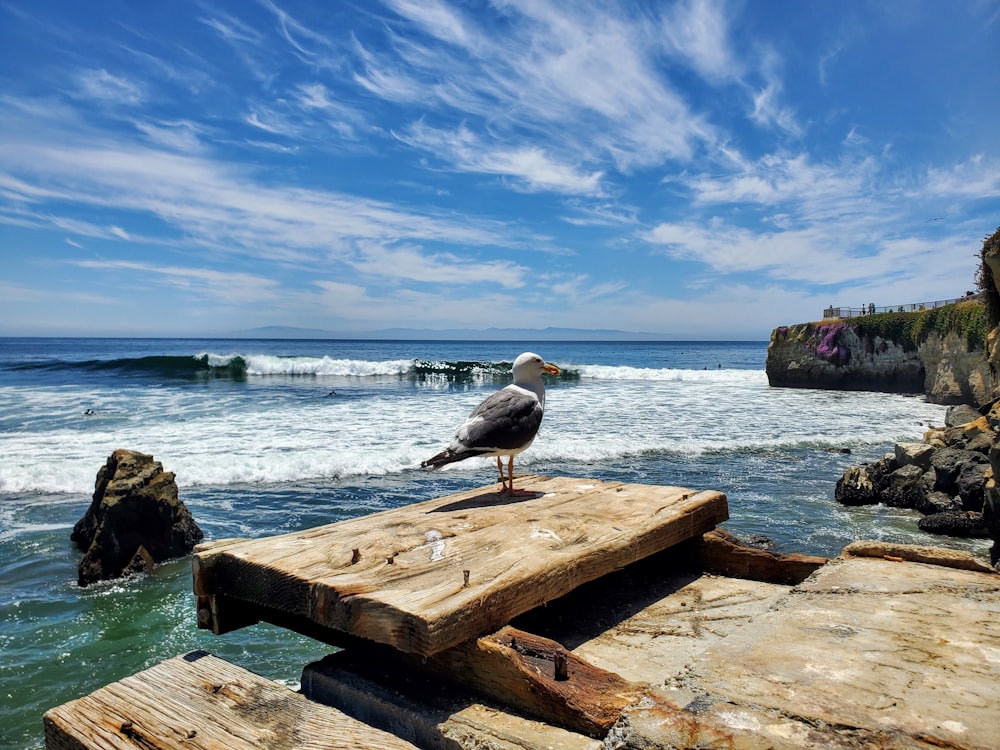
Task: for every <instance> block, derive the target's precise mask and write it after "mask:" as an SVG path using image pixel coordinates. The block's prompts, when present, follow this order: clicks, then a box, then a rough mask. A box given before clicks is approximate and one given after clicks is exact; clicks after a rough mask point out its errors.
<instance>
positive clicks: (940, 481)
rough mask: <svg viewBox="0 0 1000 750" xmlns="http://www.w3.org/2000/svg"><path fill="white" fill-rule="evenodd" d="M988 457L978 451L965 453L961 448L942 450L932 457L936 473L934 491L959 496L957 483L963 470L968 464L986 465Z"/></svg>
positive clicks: (932, 464)
mask: <svg viewBox="0 0 1000 750" xmlns="http://www.w3.org/2000/svg"><path fill="white" fill-rule="evenodd" d="M986 461H987V459H986V457H985V456H983V454H982V453H977V452H976V451H965V450H961V449H959V448H941V449H940V450H938V451H935V453H934V455H933V456H932V457H931V466H932V467H933V469H934V473H935V477H936V479H935V482H934V489H936V490H940V491H941V492H947V493H949V494H952V495H957V494H958V486H957V485H956V482H957V480H958V475H959V473H960V472H961V471H962V468H963V466H964V465H965V464H967V463H985V462H986Z"/></svg>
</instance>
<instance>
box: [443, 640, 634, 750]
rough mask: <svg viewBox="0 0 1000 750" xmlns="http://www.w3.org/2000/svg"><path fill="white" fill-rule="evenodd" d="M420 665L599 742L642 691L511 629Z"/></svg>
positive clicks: (559, 647) (557, 647)
mask: <svg viewBox="0 0 1000 750" xmlns="http://www.w3.org/2000/svg"><path fill="white" fill-rule="evenodd" d="M423 666H424V667H425V668H427V669H429V670H431V671H433V672H435V673H437V674H440V675H442V676H446V677H447V678H448V679H451V680H453V681H455V682H457V683H459V684H461V685H464V686H466V687H468V688H470V689H472V690H475V691H476V692H478V693H479V694H481V695H486V696H489V697H491V698H493V699H495V700H498V701H499V702H500V703H501V704H503V705H506V706H511V707H513V708H515V709H517V710H518V711H522V712H524V713H525V714H527V715H529V716H534V717H536V718H539V719H542V720H543V721H546V722H548V723H550V724H553V725H555V726H560V727H565V728H567V729H571V730H573V731H575V732H580V733H582V734H586V735H589V736H591V737H604V736H605V735H606V734H607V733H608V730H609V729H611V727H612V725H614V723H615V722H616V721H617V720H618V717H619V716H620V715H621V712H622V710H623V709H624V708H625V707H626V706H628V705H630V704H632V703H635V702H637V701H638V700H639V699H640V697H641V696H642V694H643V686H642V685H640V684H636V683H633V682H629V681H628V680H626V679H624V678H622V677H621V676H620V675H618V674H616V673H614V672H609V671H607V670H604V669H600V668H599V667H595V666H594V665H593V664H591V663H590V662H588V661H586V660H585V659H582V658H581V657H580V656H578V655H577V654H574V653H573V652H572V651H568V650H567V649H565V648H563V646H562V645H561V644H559V643H557V642H556V641H553V640H550V639H548V638H542V637H541V636H537V635H534V634H532V633H526V632H524V631H523V630H518V629H517V628H512V627H510V626H507V627H504V628H501V629H500V630H498V631H497V632H496V633H492V634H490V635H487V636H483V637H482V638H477V639H475V640H472V641H467V642H465V643H462V644H460V645H458V646H456V647H454V648H450V649H446V650H445V651H442V652H440V653H438V654H435V655H434V656H431V657H429V658H427V659H426V661H425V662H424V664H423Z"/></svg>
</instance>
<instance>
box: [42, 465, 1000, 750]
mask: <svg viewBox="0 0 1000 750" xmlns="http://www.w3.org/2000/svg"><path fill="white" fill-rule="evenodd" d="M524 485H525V486H527V487H528V488H530V489H533V490H535V491H536V495H535V496H533V497H529V498H527V499H522V498H517V499H514V500H510V499H508V498H506V497H505V496H503V495H498V494H497V493H495V492H494V491H493V488H481V489H477V490H472V491H469V492H465V493H459V494H456V495H452V496H449V497H445V498H440V499H437V500H432V501H428V502H425V503H419V504H415V505H412V506H407V507H404V508H398V509H394V510H390V511H385V512H383V513H378V514H374V515H370V516H365V517H363V518H357V519H353V520H350V521H345V522H340V523H336V524H331V525H329V526H324V527H320V528H317V529H312V530H308V531H304V532H299V533H294V534H286V535H282V536H277V537H270V538H267V539H256V540H224V541H220V542H216V543H214V544H211V545H206V546H205V547H203V548H201V549H200V550H199V551H198V552H197V553H196V555H195V558H194V565H193V568H194V585H195V591H196V602H197V619H198V623H199V625H200V626H201V627H204V628H209V629H211V630H212V631H213V632H216V633H219V634H222V633H225V632H227V631H229V630H231V629H233V628H237V627H243V626H246V625H249V624H252V623H253V622H257V621H267V622H272V623H275V624H277V625H280V626H283V627H286V628H291V629H294V630H297V631H299V632H302V633H306V634H308V635H311V636H313V637H316V638H319V639H321V640H324V641H327V642H330V643H333V644H337V645H339V646H341V647H342V650H338V651H336V652H335V653H331V654H330V655H329V656H327V657H326V658H324V659H323V660H321V661H319V662H316V663H314V664H309V665H305V667H304V669H303V673H302V688H301V692H300V693H293V692H291V691H289V690H288V689H287V688H283V687H281V686H278V685H275V684H274V683H270V682H269V681H267V680H264V679H263V678H260V677H257V676H256V675H252V674H251V673H249V672H246V671H245V670H242V669H240V668H239V667H236V666H234V665H230V664H227V663H226V662H224V661H222V660H219V659H216V658H214V657H211V656H209V655H207V654H204V653H202V652H199V653H196V654H189V655H187V656H183V657H177V658H175V659H170V660H168V661H166V662H164V663H162V664H160V665H157V666H156V667H153V668H151V669H149V670H146V671H145V672H142V673H140V674H138V675H134V676H133V677H129V678H126V679H124V680H121V681H119V682H117V683H114V684H112V685H109V686H107V687H105V688H102V689H100V690H98V691H95V692H94V693H93V694H91V695H90V696H85V697H83V698H81V699H78V700H77V701H73V702H71V703H69V704H66V705H65V706H60V707H57V708H54V709H52V710H50V711H49V712H48V713H47V714H46V717H45V727H46V744H47V747H49V748H59V749H60V750H61V749H62V748H71V747H72V748H77V749H79V748H84V749H86V750H89V749H90V748H138V747H142V748H164V749H166V748H177V749H178V750H180V749H181V748H215V747H227V748H229V747H233V748H247V749H249V748H276V747H281V748H299V747H334V748H340V747H385V748H396V747H399V748H402V747H420V748H434V749H435V750H438V749H440V750H460V749H461V748H477V749H481V748H496V749H497V750H501V749H502V750H514V749H515V748H517V749H519V750H527V749H528V748H539V749H541V748H553V749H555V750H601V749H602V748H607V747H615V748H621V749H623V750H630V749H631V750H638V749H639V748H642V749H644V750H646V749H649V748H671V749H673V748H690V747H706V748H707V747H733V748H751V749H752V748H760V749H763V748H787V749H788V750H791V749H792V748H845V749H846V748H857V747H878V748H897V747H898V748H924V749H929V748H940V747H948V748H961V749H964V750H981V749H982V748H1000V734H997V733H996V731H995V729H996V727H998V726H1000V649H998V647H997V643H1000V630H998V629H997V628H998V626H997V623H1000V575H997V574H996V573H995V572H994V571H992V570H991V569H990V568H989V567H988V566H986V565H985V564H984V563H982V562H980V561H978V560H976V559H975V558H973V557H972V556H971V555H968V554H965V553H955V552H947V551H944V550H940V549H936V548H932V547H928V548H924V547H909V546H905V545H886V544H881V543H875V542H866V543H856V544H853V545H851V546H849V547H848V548H846V549H845V550H844V553H843V555H841V557H839V558H837V559H836V560H834V561H828V560H826V559H825V558H816V557H808V556H803V555H779V554H775V553H771V552H766V551H763V550H759V549H751V548H748V547H744V546H741V545H740V544H738V543H737V542H736V541H735V540H734V539H732V538H731V537H729V536H728V535H726V534H725V533H724V532H721V531H719V530H713V527H714V526H715V525H716V524H717V523H719V522H721V521H722V520H724V519H725V518H726V515H727V508H726V498H725V496H724V495H722V494H721V493H718V492H697V491H693V490H688V489H683V488H677V487H653V486H645V485H625V484H617V483H605V482H597V481H592V480H582V479H573V478H558V479H549V478H544V477H527V478H525V480H524ZM541 605H545V606H541Z"/></svg>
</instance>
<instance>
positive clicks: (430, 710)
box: [302, 644, 604, 750]
mask: <svg viewBox="0 0 1000 750" xmlns="http://www.w3.org/2000/svg"><path fill="white" fill-rule="evenodd" d="M373 651H374V652H376V654H377V655H376V657H375V659H371V658H369V657H371V656H372V652H373ZM387 652H388V653H387ZM446 653H447V652H446ZM434 658H435V657H431V659H430V660H431V661H432V660H433V659H434ZM407 659H412V660H414V661H417V660H419V657H416V656H409V657H407V656H406V655H404V654H400V653H399V652H398V651H395V650H394V649H391V648H389V647H388V646H380V645H377V644H369V646H368V648H367V649H360V650H358V651H357V653H355V650H353V649H352V650H349V651H341V652H339V653H336V654H331V655H330V656H326V657H324V658H323V659H322V660H321V661H318V662H314V663H312V664H309V665H307V666H306V667H305V669H304V670H303V671H302V692H303V693H304V694H305V695H306V696H308V697H309V699H310V700H314V701H318V702H321V703H326V704H328V705H331V706H334V707H336V708H338V709H340V710H341V711H344V712H345V713H348V714H350V715H351V716H353V717H355V718H356V719H358V720H360V721H363V722H365V723H366V724H370V725H372V726H376V727H379V728H381V729H384V730H386V731H390V732H392V733H393V734H395V735H397V736H399V737H402V738H403V739H406V740H409V741H410V742H413V743H414V744H415V745H419V746H420V747H422V748H426V750H457V749H458V748H480V749H483V750H486V749H487V748H488V749H489V750H601V748H603V747H604V745H603V743H601V742H600V741H599V740H597V739H593V738H590V737H587V736H586V735H584V734H580V733H578V732H574V731H571V730H568V729H564V728H561V727H559V726H555V725H552V724H551V723H549V722H547V721H545V720H542V721H539V720H537V719H532V718H528V717H529V715H537V714H536V713H533V714H525V713H523V712H518V711H516V709H513V708H511V707H508V706H506V705H504V704H503V702H495V701H490V700H489V699H486V698H483V697H481V696H479V695H476V694H475V693H473V692H471V691H469V690H468V689H466V688H462V687H456V686H454V685H453V684H452V683H451V681H450V680H444V679H441V677H440V676H439V675H438V674H436V673H435V672H433V671H431V670H428V669H420V670H415V669H412V668H406V667H403V666H402V663H403V662H406V661H407ZM411 666H412V665H411Z"/></svg>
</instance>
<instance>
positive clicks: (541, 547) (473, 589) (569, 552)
mask: <svg viewBox="0 0 1000 750" xmlns="http://www.w3.org/2000/svg"><path fill="white" fill-rule="evenodd" d="M521 484H522V486H523V487H524V488H526V489H528V490H532V491H535V492H536V493H537V495H536V496H535V497H531V498H528V499H524V498H513V499H511V498H508V497H506V495H502V494H499V493H497V492H496V491H495V488H494V487H493V486H491V487H489V488H480V489H475V490H471V491H468V492H463V493H458V494H455V495H450V496H448V497H443V498H438V499H435V500H430V501H427V502H423V503H417V504H414V505H409V506H405V507H402V508H396V509H393V510H388V511H383V512H381V513H376V514H373V515H369V516H363V517H361V518H356V519H351V520H349V521H341V522H339V523H335V524H330V525H328V526H322V527H319V528H316V529H311V530H307V531H303V532H297V533H292V534H285V535H281V536H276V537H270V538H266V539H254V540H248V541H245V542H232V541H229V540H227V542H226V543H225V544H224V545H221V547H220V548H218V549H217V548H215V547H210V548H208V549H203V550H201V551H199V552H197V553H196V554H195V563H194V571H195V581H194V586H195V591H196V592H197V593H198V594H199V595H201V596H213V595H215V596H220V597H223V598H221V599H218V600H217V601H216V602H215V608H216V610H218V612H219V613H223V612H222V607H223V604H224V602H225V601H227V600H239V601H241V602H244V603H246V604H250V605H257V606H260V607H266V608H269V609H271V610H278V611H281V612H283V613H285V614H287V615H291V616H293V617H301V618H306V619H308V620H310V621H312V622H314V623H316V624H318V625H320V626H322V627H325V628H332V629H335V630H339V631H343V632H345V633H348V634H350V635H356V636H361V637H364V638H368V639H370V640H374V641H376V642H379V643H384V644H388V645H391V646H393V647H394V648H396V649H398V650H400V651H404V652H407V653H416V654H420V655H424V656H426V655H430V654H433V653H436V652H438V651H441V650H443V649H445V648H449V647H451V646H454V645H456V644H458V643H461V642H462V641H466V640H469V639H470V638H475V637H478V636H480V635H482V634H484V633H489V632H492V631H495V630H496V629H498V628H500V627H502V626H503V625H506V624H507V623H508V622H509V621H510V619H511V618H513V617H514V616H516V615H518V614H520V613H522V612H525V611H527V610H529V609H532V608H534V607H537V606H539V605H542V604H545V603H546V602H548V601H550V600H552V599H555V598H558V597H559V596H562V595H563V594H566V593H567V592H569V591H571V590H573V589H574V588H576V587H577V586H579V585H580V584H582V583H585V582H587V581H591V580H594V579H595V578H599V577H601V576H602V575H604V574H606V573H608V572H611V571H613V570H617V569H619V568H622V567H624V566H626V565H628V564H630V563H632V562H635V561H636V560H640V559H642V558H644V557H647V556H649V555H651V554H654V553H656V552H659V551H661V550H663V549H666V548H668V547H671V546H673V545H675V544H678V543H679V542H682V541H684V540H686V539H689V538H691V537H695V536H698V535H700V534H703V533H704V532H706V531H709V530H710V529H712V528H714V527H715V526H716V525H717V524H719V523H721V522H722V521H725V520H726V519H727V518H728V509H727V505H726V497H725V495H723V494H722V493H721V492H714V491H705V492H697V491H694V490H689V489H684V488H681V487H661V486H653V485H639V484H622V483H617V482H598V481H595V480H581V479H574V478H570V477H560V478H546V477H532V476H528V477H524V478H522V479H521ZM199 571H209V572H210V574H205V575H200V574H199ZM241 618H242V619H248V618H247V615H246V613H245V612H244V613H241V617H233V618H231V620H232V621H233V622H238V621H240V619H241ZM211 619H212V617H211V612H209V614H208V615H207V616H206V618H205V622H202V618H201V617H199V625H201V626H202V627H207V628H209V629H213V626H214V623H213V622H212V621H211ZM249 619H252V618H249ZM261 619H267V618H266V617H264V616H262V618H261Z"/></svg>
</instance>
